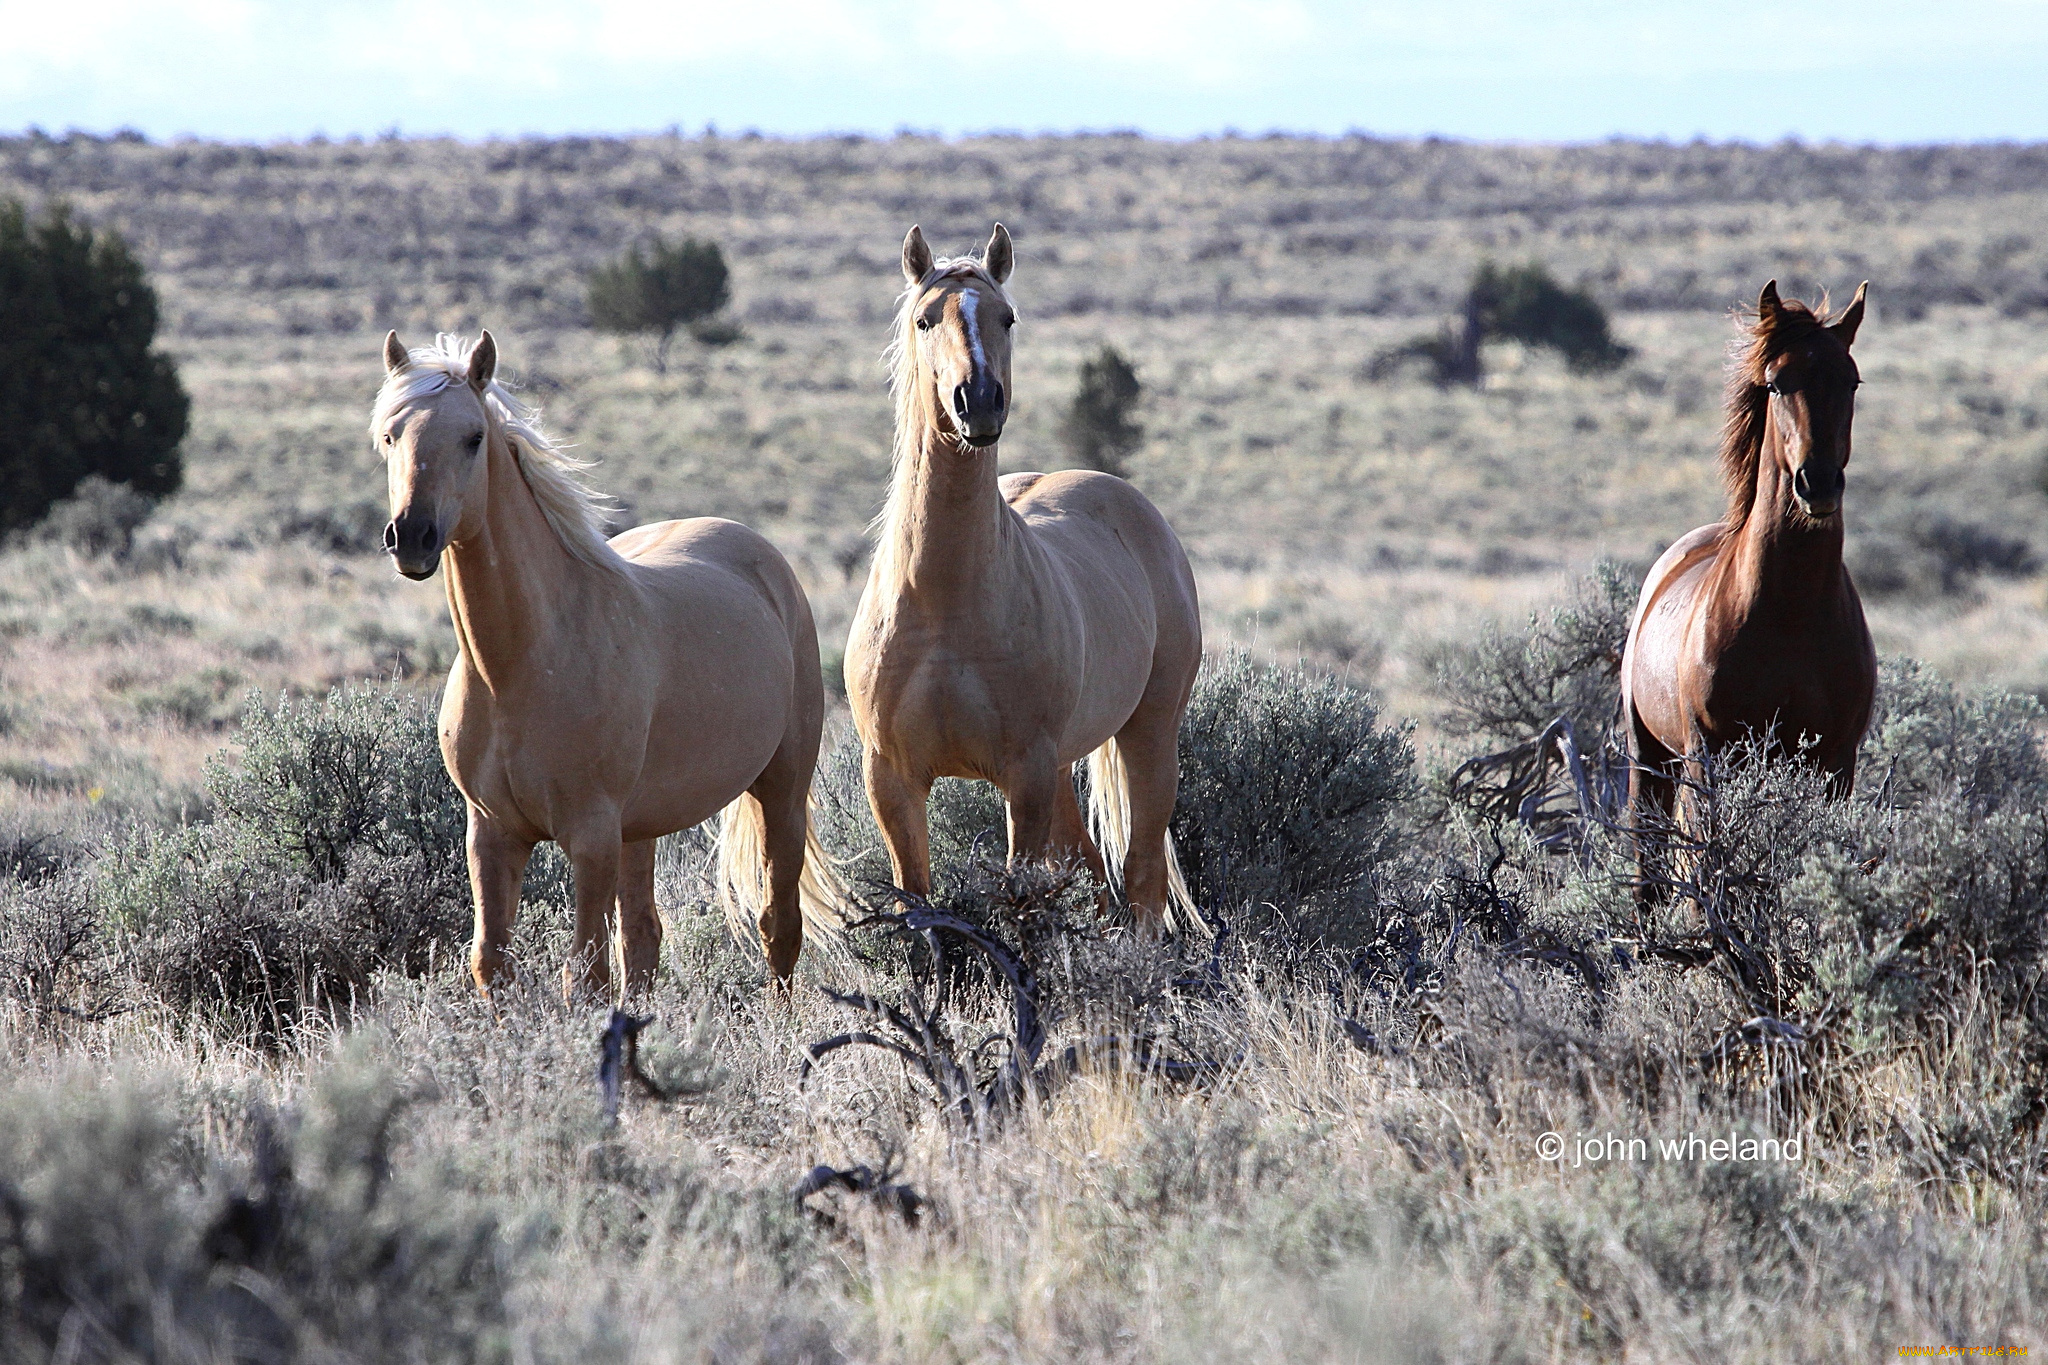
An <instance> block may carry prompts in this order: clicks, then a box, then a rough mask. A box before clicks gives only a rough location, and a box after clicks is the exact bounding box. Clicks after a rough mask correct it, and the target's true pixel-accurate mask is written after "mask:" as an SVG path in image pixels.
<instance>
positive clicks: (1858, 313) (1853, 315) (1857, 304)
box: [1828, 280, 1870, 350]
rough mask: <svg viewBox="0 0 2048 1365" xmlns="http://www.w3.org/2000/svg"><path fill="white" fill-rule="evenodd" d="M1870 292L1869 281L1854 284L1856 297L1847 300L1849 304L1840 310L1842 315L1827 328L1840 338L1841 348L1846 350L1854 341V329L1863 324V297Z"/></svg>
mask: <svg viewBox="0 0 2048 1365" xmlns="http://www.w3.org/2000/svg"><path fill="white" fill-rule="evenodd" d="M1869 293H1870V281H1869V280H1865V281H1864V282H1863V283H1861V284H1859V285H1857V286H1856V297H1855V298H1853V299H1851V300H1849V306H1848V307H1847V308H1845V309H1843V310H1842V316H1840V317H1838V318H1836V319H1835V324H1834V326H1833V327H1830V328H1829V329H1828V330H1829V331H1831V332H1833V333H1834V334H1835V335H1836V336H1838V337H1840V338H1841V339H1842V349H1843V350H1847V349H1848V348H1849V347H1850V346H1852V345H1854V344H1855V342H1856V329H1857V328H1858V327H1861V326H1862V325H1863V299H1864V296H1865V295H1867V294H1869Z"/></svg>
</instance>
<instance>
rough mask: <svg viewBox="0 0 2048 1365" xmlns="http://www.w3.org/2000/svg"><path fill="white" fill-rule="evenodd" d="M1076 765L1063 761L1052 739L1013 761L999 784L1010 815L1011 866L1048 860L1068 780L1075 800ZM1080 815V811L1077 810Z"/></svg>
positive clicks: (1070, 798) (1070, 793) (1070, 797)
mask: <svg viewBox="0 0 2048 1365" xmlns="http://www.w3.org/2000/svg"><path fill="white" fill-rule="evenodd" d="M1073 772H1074V770H1073V768H1072V767H1071V766H1070V765H1067V764H1063V763H1061V762H1060V761H1059V757H1058V755H1057V754H1056V753H1055V752H1054V749H1053V746H1052V743H1051V741H1047V742H1045V743H1043V744H1040V745H1036V746H1034V747H1033V748H1032V750H1031V752H1030V753H1028V754H1026V755H1025V756H1024V757H1023V758H1021V759H1019V760H1018V761H1016V762H1014V763H1012V764H1011V765H1010V767H1009V769H1008V770H1007V771H1006V772H1004V773H1003V775H1002V777H1001V779H1000V780H999V781H998V782H997V783H996V785H997V786H998V787H1001V788H1002V790H1003V803H1004V806H1005V807H1006V809H1007V811H1008V814H1009V824H1010V866H1011V867H1016V866H1018V865H1019V864H1021V863H1027V862H1046V861H1049V860H1050V855H1051V854H1052V851H1053V844H1052V830H1053V811H1054V809H1055V808H1056V807H1057V806H1058V804H1059V788H1060V784H1061V783H1062V782H1064V783H1066V785H1067V790H1068V793H1069V795H1068V798H1067V799H1068V800H1072V799H1073V797H1072V791H1073V786H1074V777H1073ZM1076 814H1077V817H1078V811H1077V812H1076Z"/></svg>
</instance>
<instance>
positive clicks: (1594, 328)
mask: <svg viewBox="0 0 2048 1365" xmlns="http://www.w3.org/2000/svg"><path fill="white" fill-rule="evenodd" d="M1470 297H1471V299H1472V301H1473V303H1474V304H1475V305H1476V306H1477V308H1478V311H1479V319H1480V324H1479V325H1480V330H1481V333H1482V335H1484V336H1486V337H1488V338H1490V339H1498V340H1503V341H1519V342H1522V343H1524V344H1525V345H1529V346H1547V347H1549V348H1550V349H1551V350H1554V351H1556V352H1557V353H1558V354H1559V355H1561V356H1563V357H1564V359H1565V363H1566V364H1568V365H1570V366H1571V367H1572V368H1573V369H1574V370H1579V371H1582V372H1587V371H1596V370H1611V369H1613V368H1614V367H1615V366H1617V365H1620V364H1621V363H1622V362H1623V361H1625V360H1627V359H1628V358H1629V355H1630V351H1629V349H1628V348H1627V347H1626V346H1622V345H1618V344H1617V343H1616V342H1615V340H1614V338H1613V337H1612V336H1611V335H1610V334H1609V332H1608V328H1607V313H1606V310H1605V309H1603V308H1601V307H1600V305H1599V303H1598V302H1597V301H1595V300H1594V298H1593V296H1592V295H1591V294H1589V293H1587V292H1586V291H1585V290H1583V289H1566V288H1565V287H1564V286H1563V285H1561V284H1559V283H1558V282H1557V281H1556V280H1554V279H1552V278H1551V276H1550V272H1549V271H1548V270H1546V269H1544V267H1543V265H1542V264H1541V263H1540V262H1537V261H1531V262H1529V263H1528V264H1527V265H1518V266H1507V267H1505V268H1502V267H1499V266H1495V265H1494V264H1492V263H1491V262H1488V263H1486V264H1484V265H1482V266H1480V267H1479V272H1478V273H1477V274H1476V275H1474V276H1473V277H1472V287H1471V291H1470Z"/></svg>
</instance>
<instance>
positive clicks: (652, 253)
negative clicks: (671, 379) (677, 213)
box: [590, 237, 732, 374]
mask: <svg viewBox="0 0 2048 1365" xmlns="http://www.w3.org/2000/svg"><path fill="white" fill-rule="evenodd" d="M731 298H732V280H731V277H730V275H729V273H728V272H727V270H726V268H725V256H724V253H722V252H720V251H719V249H718V243H716V242H704V241H699V240H697V239H696V238H695V237H685V238H684V239H683V240H682V241H681V242H678V243H676V244H675V245H673V246H671V245H670V244H669V243H667V242H664V241H662V240H661V239H660V238H658V237H657V238H656V239H655V240H654V243H653V245H652V247H651V248H649V249H648V250H647V251H645V252H643V251H642V250H641V249H640V248H639V247H637V246H636V247H634V248H633V249H632V250H630V251H628V252H627V253H626V254H625V255H623V256H621V257H619V258H618V259H617V260H615V261H612V262H611V263H610V264H608V265H603V266H600V267H598V268H597V269H596V270H594V271H592V272H591V276H590V320H591V321H592V322H593V323H595V324H596V325H597V327H598V329H599V330H600V331H605V332H618V333H624V334H635V333H639V334H646V335H652V336H653V337H654V338H655V344H654V368H655V370H656V371H657V372H659V373H662V374H666V373H667V372H668V347H669V342H670V341H672V340H673V339H674V337H675V334H676V329H677V328H679V327H688V326H692V325H693V324H697V323H700V322H702V321H703V320H704V319H706V318H709V317H710V316H711V315H712V314H714V313H716V312H717V311H718V310H719V309H721V308H723V307H725V305H726V303H727V302H728V301H729V300H730V299H731ZM721 335H722V334H721Z"/></svg>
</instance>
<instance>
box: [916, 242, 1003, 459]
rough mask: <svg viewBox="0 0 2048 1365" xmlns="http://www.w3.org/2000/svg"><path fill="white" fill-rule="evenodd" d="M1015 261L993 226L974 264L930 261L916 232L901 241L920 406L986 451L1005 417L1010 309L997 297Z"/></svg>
mask: <svg viewBox="0 0 2048 1365" xmlns="http://www.w3.org/2000/svg"><path fill="white" fill-rule="evenodd" d="M1015 261H1016V256H1015V253H1014V252H1013V251H1012V249H1011V246H1010V234H1009V231H1008V229H1006V228H1005V227H1004V226H1003V225H1002V224H1001V223H997V224H996V228H995V232H994V233H993V234H992V235H991V236H990V237H989V239H988V248H987V250H985V251H984V252H983V253H982V257H981V259H980V260H979V261H977V260H975V259H973V258H972V257H962V258H959V259H955V260H949V261H934V260H933V258H932V250H931V248H930V247H929V246H927V245H925V240H924V233H923V232H922V231H921V230H920V229H918V228H915V227H913V228H912V229H910V233H909V235H908V236H906V237H905V238H904V239H903V278H904V279H905V280H906V281H907V282H908V285H909V287H908V289H907V290H906V291H905V308H904V317H905V326H906V328H907V329H908V330H907V331H906V333H905V335H904V337H903V338H902V345H903V346H904V348H905V355H906V359H907V360H909V361H911V362H912V363H913V365H914V367H915V381H914V382H915V383H916V384H917V385H918V387H919V389H920V390H921V392H922V396H923V401H926V402H928V403H929V404H930V406H931V408H932V410H933V411H934V412H935V413H936V414H937V415H938V417H939V420H940V421H942V422H943V423H945V424H946V426H947V427H949V428H950V429H951V431H952V432H953V435H954V436H955V437H956V438H957V439H958V440H959V441H960V442H961V443H962V444H964V445H968V446H973V447H976V448H981V447H986V446H992V445H994V444H995V443H996V441H997V440H998V439H999V438H1000V437H1001V436H1002V434H1003V423H1004V421H1005V420H1006V419H1007V418H1008V417H1009V414H1010V400H1009V394H1010V329H1011V328H1012V327H1014V326H1015V325H1016V323H1017V310H1016V309H1015V308H1014V307H1013V306H1012V305H1011V303H1010V298H1009V295H1008V294H1006V293H1005V292H1004V291H1003V281H1005V280H1007V279H1009V278H1010V269H1011V267H1012V266H1013V265H1014V264H1015Z"/></svg>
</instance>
